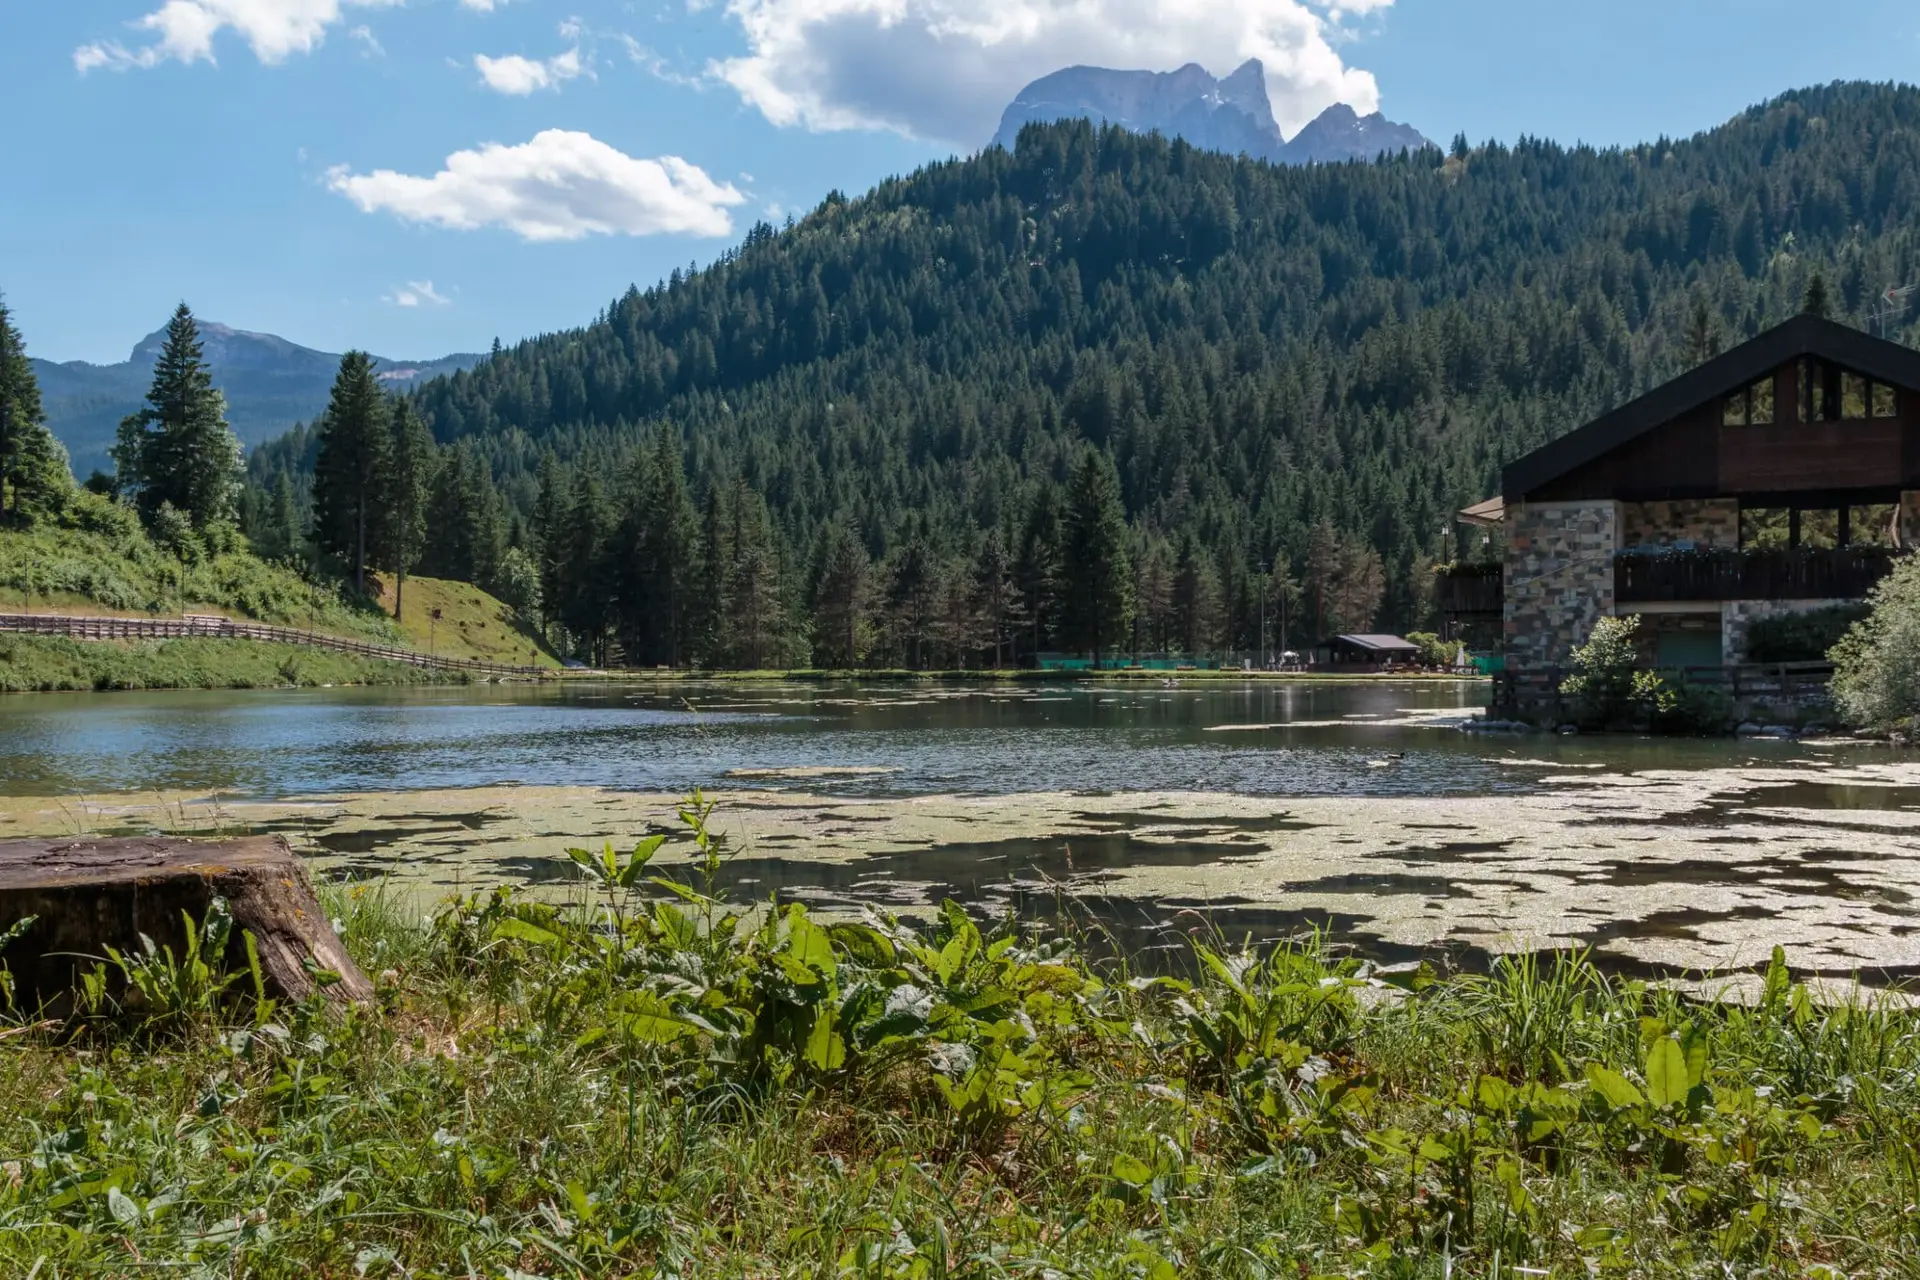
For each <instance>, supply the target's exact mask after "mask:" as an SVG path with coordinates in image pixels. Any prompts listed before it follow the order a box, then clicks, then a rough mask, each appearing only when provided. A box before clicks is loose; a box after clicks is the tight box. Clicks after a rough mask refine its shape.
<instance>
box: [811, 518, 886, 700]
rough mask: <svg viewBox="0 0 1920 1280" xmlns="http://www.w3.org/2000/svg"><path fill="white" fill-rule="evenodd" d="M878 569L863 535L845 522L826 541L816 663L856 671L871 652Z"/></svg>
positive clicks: (818, 577) (816, 591)
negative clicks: (874, 580)
mask: <svg viewBox="0 0 1920 1280" xmlns="http://www.w3.org/2000/svg"><path fill="white" fill-rule="evenodd" d="M872 577H873V566H872V564H871V563H870V562H869V560H868V558H867V548H866V546H865V545H864V544H863V543H862V542H861V541H860V538H859V535H858V534H856V533H855V532H854V530H853V529H852V528H851V527H850V526H848V525H844V524H835V525H831V526H829V527H828V529H827V531H826V532H825V533H823V534H822V535H821V537H820V551H819V554H818V556H817V557H816V564H815V568H814V578H813V582H814V586H813V617H814V627H815V637H816V639H815V650H816V660H817V661H819V662H821V663H822V664H823V665H829V666H839V667H844V668H848V669H852V668H854V667H857V666H859V665H860V659H861V657H862V656H863V655H864V654H865V652H866V632H867V611H868V607H869V597H870V594H871V590H872Z"/></svg>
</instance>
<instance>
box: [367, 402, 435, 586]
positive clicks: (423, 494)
mask: <svg viewBox="0 0 1920 1280" xmlns="http://www.w3.org/2000/svg"><path fill="white" fill-rule="evenodd" d="M388 421H389V430H390V431H391V433H392V434H391V438H390V440H389V442H388V445H387V464H386V474H385V475H384V477H383V478H382V482H381V486H380V507H381V510H380V565H381V567H382V568H384V569H386V570H388V571H389V572H391V573H392V574H393V616H394V617H395V618H398V617H399V616H400V605H401V599H402V595H403V593H404V592H405V591H406V587H407V574H408V573H409V572H410V571H411V570H412V569H413V566H414V565H416V564H418V563H419V562H420V557H421V555H422V554H423V553H424V552H425V551H426V546H427V504H428V501H429V500H430V498H431V496H432V493H433V472H434V466H435V464H436V463H437V462H438V461H439V456H438V455H439V450H438V449H437V448H436V447H435V446H434V443H433V434H432V433H431V432H429V431H428V430H427V424H426V423H425V422H422V421H421V420H420V415H419V414H417V413H415V412H414V410H413V404H412V402H411V401H409V400H407V399H405V398H404V397H403V398H399V399H396V400H395V401H394V402H393V406H392V409H391V411H390V412H389V414H388Z"/></svg>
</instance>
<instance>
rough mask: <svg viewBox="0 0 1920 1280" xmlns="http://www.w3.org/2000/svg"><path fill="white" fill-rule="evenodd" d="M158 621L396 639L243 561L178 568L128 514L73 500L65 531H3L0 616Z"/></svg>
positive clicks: (363, 613) (374, 619) (356, 613)
mask: <svg viewBox="0 0 1920 1280" xmlns="http://www.w3.org/2000/svg"><path fill="white" fill-rule="evenodd" d="M22 608H31V609H32V610H33V611H35V612H42V613H48V612H56V611H59V612H66V611H73V612H84V613H110V614H141V613H152V614H157V615H161V616H167V615H178V614H181V613H190V612H217V613H225V614H228V615H230V616H233V617H241V618H252V619H256V620H258V621H260V622H273V623H279V624H282V625H285V626H298V627H307V626H311V627H313V628H314V629H315V630H318V631H327V632H332V633H334V634H336V635H344V636H354V637H358V638H362V639H371V640H381V641H386V642H388V643H392V642H393V641H394V640H396V639H397V638H398V632H397V631H396V629H395V628H394V626H393V623H392V621H391V619H388V618H387V617H385V616H384V615H382V614H381V613H380V612H379V611H378V610H375V609H358V608H353V607H351V606H349V605H347V604H346V603H345V602H344V601H342V600H341V599H340V597H339V596H338V594H336V593H335V592H333V591H332V590H330V589H328V588H325V587H319V586H315V585H313V584H312V583H309V582H307V581H305V580H304V579H302V578H301V577H300V575H299V574H297V573H294V572H293V571H292V570H290V569H287V568H284V567H282V566H280V565H275V564H269V563H267V562H266V561H264V560H260V559H257V558H255V557H254V556H252V555H248V554H246V553H244V552H235V553H229V554H226V555H220V556H213V557H210V558H207V559H205V560H202V561H201V562H200V563H198V564H193V565H185V564H182V563H181V562H180V560H179V559H177V558H176V557H174V556H173V555H171V554H170V553H168V552H166V551H164V550H162V549H161V548H159V547H156V546H155V545H154V544H153V543H152V542H151V541H150V540H149V539H148V538H147V536H146V535H145V534H144V533H142V532H141V531H140V529H139V526H138V525H137V523H135V522H134V521H133V519H132V517H131V515H130V514H129V513H127V512H125V511H123V510H121V509H118V508H113V507H110V506H108V505H107V504H105V503H103V502H101V501H100V500H99V499H96V498H93V497H92V495H81V496H80V497H79V498H77V499H76V514H75V516H74V517H73V518H72V520H71V521H70V523H68V524H66V525H37V526H35V527H33V528H31V529H0V610H14V609H22Z"/></svg>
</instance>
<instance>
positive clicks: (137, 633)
mask: <svg viewBox="0 0 1920 1280" xmlns="http://www.w3.org/2000/svg"><path fill="white" fill-rule="evenodd" d="M0 631H13V632H18V633H20V634H23V635H36V636H65V637H66V638H67V639H69V640H264V641H268V642H270V643H273V644H297V645H305V646H308V647H310V648H314V649H329V650H332V651H333V652H335V653H351V654H357V655H359V656H360V657H363V658H378V659H380V660H382V661H384V662H401V663H405V664H406V665H408V666H411V667H431V668H434V669H437V670H446V671H471V672H475V673H476V674H481V675H498V676H550V675H553V674H554V672H553V671H552V670H551V669H550V668H547V667H530V666H514V665H512V664H509V663H503V662H486V661H483V660H481V659H478V658H447V657H441V656H440V655H438V654H432V653H421V652H420V651H419V650H418V649H402V648H400V647H398V646H396V645H386V644H370V643H368V642H366V641H364V640H349V639H346V638H344V637H342V636H330V635H327V634H325V633H324V632H319V631H302V630H299V629H297V628H294V627H275V626H269V625H267V624H266V623H261V622H235V621H234V620H233V619H231V618H223V617H219V616H216V615H212V614H207V615H199V616H196V615H194V614H188V615H187V616H186V617H184V618H86V617H76V616H71V615H67V614H49V613H0Z"/></svg>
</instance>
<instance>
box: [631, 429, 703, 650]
mask: <svg viewBox="0 0 1920 1280" xmlns="http://www.w3.org/2000/svg"><path fill="white" fill-rule="evenodd" d="M628 494H629V504H628V508H627V511H626V514H625V515H624V516H623V518H622V521H621V533H620V536H619V543H620V546H621V556H622V559H623V561H624V563H623V564H622V565H621V567H620V572H619V575H618V576H620V577H621V579H622V580H623V581H624V582H625V584H626V585H625V586H624V587H623V589H622V592H621V599H622V632H623V635H624V636H625V642H626V644H627V645H628V646H629V655H628V657H629V660H630V661H635V662H638V663H639V664H641V665H643V666H657V665H660V664H662V663H664V664H666V665H668V666H679V665H680V663H681V662H682V661H684V660H685V654H686V651H687V638H688V621H689V616H688V615H689V608H688V606H689V603H690V602H689V601H688V599H687V597H688V595H689V593H690V591H691V589H692V576H693V575H692V568H693V554H694V538H695V524H696V517H695V515H694V510H693V502H692V499H690V498H689V497H688V496H687V477H686V471H685V469H684V468H683V467H682V465H681V462H680V449H679V442H678V440H676V439H675V438H674V436H673V434H672V433H671V431H670V430H668V429H667V428H664V427H663V428H662V429H661V431H660V433H659V434H658V435H657V436H656V437H655V438H654V441H653V444H652V447H650V448H647V449H643V450H641V451H640V452H639V453H637V454H636V455H635V458H634V473H633V476H632V478H631V481H630V483H629V485H628Z"/></svg>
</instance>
